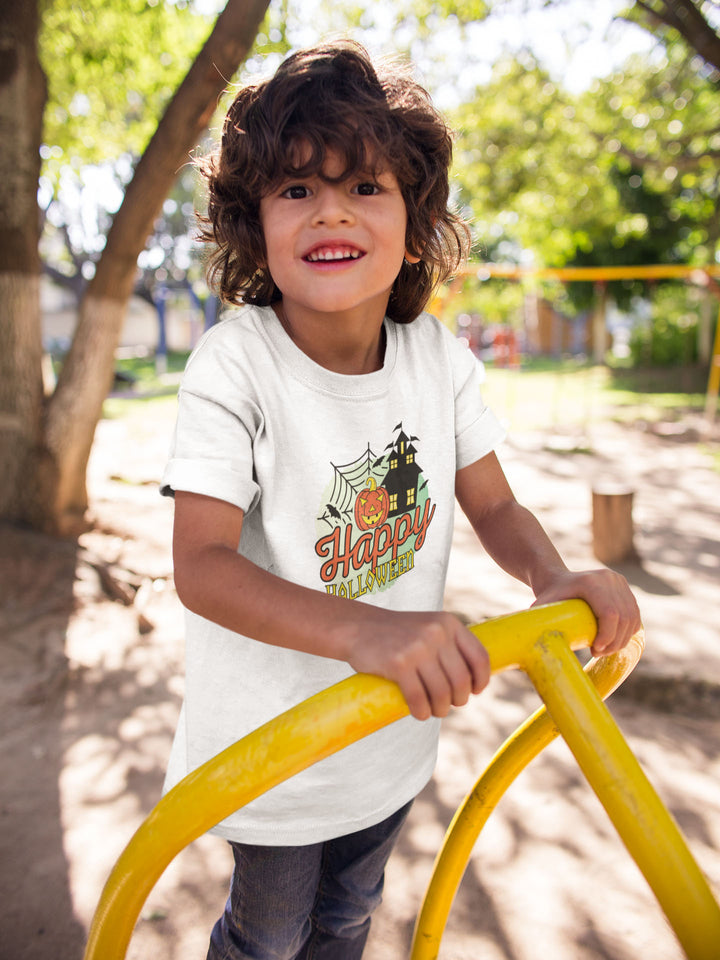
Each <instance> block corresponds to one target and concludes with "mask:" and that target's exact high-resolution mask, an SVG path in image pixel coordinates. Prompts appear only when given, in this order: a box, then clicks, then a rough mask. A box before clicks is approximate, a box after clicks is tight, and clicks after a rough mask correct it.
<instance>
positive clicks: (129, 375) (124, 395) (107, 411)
mask: <svg viewBox="0 0 720 960" xmlns="http://www.w3.org/2000/svg"><path fill="white" fill-rule="evenodd" d="M188 356H189V354H188V353H169V354H168V356H167V369H166V370H165V371H164V372H159V371H158V369H157V365H156V362H155V357H154V356H152V355H150V356H146V357H121V358H118V359H116V361H115V372H116V375H117V374H120V377H118V376H116V379H115V383H114V385H113V389H112V391H111V393H110V395H109V396H108V397H107V398H106V400H105V403H104V404H103V417H104V418H105V419H107V420H116V419H119V418H120V417H124V416H129V415H131V414H132V413H134V412H136V411H137V408H138V404H140V405H145V404H150V403H152V404H156V403H172V404H173V405H174V404H175V397H176V395H177V390H178V385H179V383H180V377H181V375H182V372H183V370H184V369H185V364H186V363H187V358H188Z"/></svg>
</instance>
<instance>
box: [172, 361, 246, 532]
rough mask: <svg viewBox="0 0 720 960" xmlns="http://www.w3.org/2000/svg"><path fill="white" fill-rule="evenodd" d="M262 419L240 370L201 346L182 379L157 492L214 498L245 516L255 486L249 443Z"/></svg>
mask: <svg viewBox="0 0 720 960" xmlns="http://www.w3.org/2000/svg"><path fill="white" fill-rule="evenodd" d="M262 426H263V418H262V415H261V413H260V411H259V408H258V406H257V404H256V403H255V402H254V400H253V398H252V395H251V391H250V390H249V388H248V385H247V381H246V380H245V379H244V378H243V377H242V375H241V371H238V370H236V369H232V368H230V367H229V363H228V361H227V358H225V357H222V355H221V354H219V351H218V350H217V349H213V346H212V344H208V343H205V344H202V343H201V346H200V348H199V349H198V352H197V353H196V354H193V356H192V357H191V358H190V362H189V364H188V367H187V369H186V371H185V374H184V376H183V382H182V385H181V388H180V392H179V395H178V415H177V422H176V425H175V432H174V436H173V440H172V444H171V448H170V455H169V459H168V462H167V466H166V468H165V472H164V474H163V478H162V481H161V485H160V492H161V493H162V494H163V495H165V496H173V495H174V493H175V491H176V490H184V491H188V492H190V493H199V494H203V495H205V496H208V497H216V498H217V499H219V500H225V501H227V502H228V503H232V504H234V505H235V506H237V507H240V509H241V510H243V511H244V512H245V513H248V512H249V511H250V510H251V509H252V508H253V507H254V506H255V504H256V503H257V500H258V498H259V495H260V488H259V486H258V484H257V483H256V481H255V479H254V471H253V443H254V441H255V438H256V436H257V434H258V431H259V430H261V429H262Z"/></svg>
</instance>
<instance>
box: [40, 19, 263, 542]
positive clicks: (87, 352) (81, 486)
mask: <svg viewBox="0 0 720 960" xmlns="http://www.w3.org/2000/svg"><path fill="white" fill-rule="evenodd" d="M268 3H269V0H228V3H227V5H226V7H225V9H224V11H223V12H222V14H221V15H220V17H219V18H218V20H217V22H216V24H215V26H214V28H213V30H212V33H211V34H210V36H209V38H208V40H207V41H206V43H205V45H204V47H203V49H202V50H201V52H200V54H199V55H198V57H197V58H196V60H195V62H194V63H193V65H192V67H191V68H190V71H189V72H188V74H187V76H186V77H185V80H184V81H183V82H182V84H181V85H180V87H179V88H178V90H177V91H176V93H175V95H174V97H173V99H172V100H171V102H170V104H169V106H168V107H167V109H166V111H165V114H164V115H163V117H162V120H161V121H160V123H159V125H158V128H157V130H156V132H155V134H154V135H153V137H152V139H151V141H150V143H149V144H148V147H147V149H146V150H145V152H144V154H143V156H142V157H141V159H140V161H139V162H138V164H137V167H136V169H135V173H134V176H133V179H132V181H131V182H130V184H129V185H128V188H127V190H126V193H125V197H124V200H123V203H122V205H121V207H120V209H119V210H118V212H117V214H116V215H115V218H114V220H113V224H112V226H111V228H110V231H109V233H108V237H107V243H106V246H105V249H104V250H103V254H102V257H101V259H100V261H99V262H98V265H97V269H96V273H95V276H94V278H93V279H92V281H91V282H90V284H89V285H88V287H87V290H86V292H85V296H84V298H83V301H82V303H81V306H80V313H79V319H78V325H77V328H76V331H75V335H74V337H73V342H72V346H71V348H70V351H69V352H68V354H67V356H66V358H65V362H64V364H63V367H62V370H61V372H60V376H59V378H58V384H57V387H56V389H55V392H54V394H53V396H52V398H51V400H50V403H49V406H48V410H47V419H46V434H45V439H46V442H47V447H48V450H49V452H50V457H49V458H48V459H47V461H46V462H45V464H44V466H43V465H40V468H41V470H42V471H43V473H44V476H43V477H41V483H40V488H41V489H47V488H48V486H52V487H54V497H53V499H52V503H51V504H48V505H47V507H48V509H47V512H46V516H45V520H44V522H43V523H42V524H41V525H42V526H43V527H44V528H45V529H46V530H52V531H53V532H55V533H58V534H60V535H66V536H67V535H75V534H76V533H77V532H78V531H79V530H81V529H82V528H83V526H84V515H85V511H86V509H87V504H88V501H87V491H86V483H85V474H86V469H87V462H88V457H89V455H90V449H91V447H92V442H93V437H94V433H95V428H96V426H97V422H98V420H99V419H100V415H101V411H102V403H103V400H104V399H105V396H106V395H107V391H108V389H109V386H110V384H111V381H112V375H113V363H114V354H115V349H116V347H117V343H118V340H119V337H120V332H121V330H122V324H123V320H124V316H125V308H126V305H127V301H128V298H129V297H130V294H131V292H132V288H133V284H134V282H135V277H136V271H137V258H138V255H139V254H140V252H141V251H142V249H143V247H144V245H145V242H146V240H147V237H148V236H149V235H150V233H151V232H152V227H153V223H154V221H155V218H156V217H157V215H158V213H159V211H160V208H161V206H162V203H163V200H164V199H165V197H166V196H167V194H168V192H169V190H170V188H171V187H172V184H173V183H174V181H175V179H176V177H177V174H178V172H179V170H180V169H181V168H182V167H183V166H184V165H185V164H186V163H187V162H188V160H189V155H190V152H191V151H192V149H193V148H194V147H195V146H196V144H197V143H198V140H199V139H200V137H201V135H202V132H203V131H204V130H205V128H206V127H207V125H208V123H209V121H210V119H211V118H212V115H213V113H214V111H215V109H216V107H217V101H218V98H219V96H220V94H221V93H222V91H223V90H224V88H225V86H226V85H227V80H228V78H229V77H231V76H232V75H233V74H234V73H235V71H236V70H237V68H238V67H239V66H240V64H241V63H242V62H243V60H244V59H245V57H246V56H247V54H248V53H249V51H250V49H251V47H252V44H253V43H254V40H255V36H256V34H257V31H258V28H259V26H260V23H261V22H262V19H263V17H264V15H265V11H266V9H267V7H268ZM40 506H41V505H40ZM40 512H42V508H41V509H40ZM36 513H37V511H36Z"/></svg>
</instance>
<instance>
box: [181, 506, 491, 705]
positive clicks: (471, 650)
mask: <svg viewBox="0 0 720 960" xmlns="http://www.w3.org/2000/svg"><path fill="white" fill-rule="evenodd" d="M242 523H243V512H242V510H240V509H239V508H238V507H235V506H233V505H232V504H229V503H226V502H224V501H222V500H216V499H213V498H212V497H205V496H200V495H199V494H194V493H185V492H182V491H177V492H176V494H175V525H174V533H173V560H174V566H175V584H176V587H177V591H178V595H179V597H180V599H181V600H182V602H183V604H184V605H185V606H186V607H187V608H188V609H190V610H192V611H193V612H194V613H197V614H199V615H200V616H203V617H205V618H207V619H209V620H212V621H214V622H215V623H218V624H220V625H221V626H223V627H226V628H228V629H230V630H234V631H236V632H238V633H242V634H244V635H245V636H249V637H252V638H254V639H255V640H258V641H260V642H262V643H269V644H272V645H274V646H279V647H286V648H291V649H294V650H302V651H304V652H306V653H311V654H315V655H318V656H322V657H330V658H332V659H335V660H343V661H346V662H347V663H349V664H350V666H351V667H353V669H355V670H357V671H360V672H363V673H374V674H377V675H379V676H382V677H386V678H387V679H389V680H394V681H395V682H396V683H398V684H399V686H400V688H401V690H402V692H403V695H404V697H405V699H406V701H407V704H408V706H409V707H410V712H411V713H412V714H413V716H415V717H416V718H417V719H418V720H424V719H427V718H428V717H429V716H430V715H431V714H432V715H433V716H438V717H442V716H445V715H446V714H447V712H448V710H449V709H450V706H451V705H454V706H462V704H464V703H466V702H467V700H468V697H469V696H470V693H479V692H480V691H481V690H482V689H483V688H484V687H485V685H486V684H487V682H488V679H489V665H488V659H487V654H486V653H485V650H484V649H483V647H482V646H481V645H480V644H479V643H478V641H477V640H476V639H475V637H474V636H473V635H472V634H471V633H470V631H469V630H466V629H465V627H463V626H462V624H461V623H460V621H459V620H457V619H456V618H455V617H453V616H451V615H450V614H447V613H399V612H396V611H390V610H386V609H382V608H378V607H374V606H372V605H370V604H367V603H360V602H358V601H353V600H347V599H344V598H341V597H333V596H329V595H328V594H325V593H322V592H321V591H319V590H311V589H309V588H307V587H301V586H298V585H297V584H294V583H290V582H288V581H287V580H283V579H282V578H280V577H277V576H275V575H274V574H271V573H268V572H267V571H266V570H262V569H261V568H260V567H258V566H257V565H256V564H254V563H252V562H251V561H250V560H248V559H247V558H245V557H242V556H240V554H238V553H237V545H238V542H239V540H240V532H241V530H242Z"/></svg>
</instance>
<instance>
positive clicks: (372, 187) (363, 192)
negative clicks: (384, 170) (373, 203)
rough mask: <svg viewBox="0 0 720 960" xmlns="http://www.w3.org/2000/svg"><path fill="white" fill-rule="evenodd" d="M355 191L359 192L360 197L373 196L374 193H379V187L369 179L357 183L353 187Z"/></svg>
mask: <svg viewBox="0 0 720 960" xmlns="http://www.w3.org/2000/svg"><path fill="white" fill-rule="evenodd" d="M353 189H354V191H355V193H357V194H359V195H360V196H361V197H374V196H375V195H376V194H378V193H380V187H378V185H377V184H376V183H372V182H370V181H363V182H362V183H358V184H356V185H355V187H354V188H353Z"/></svg>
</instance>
